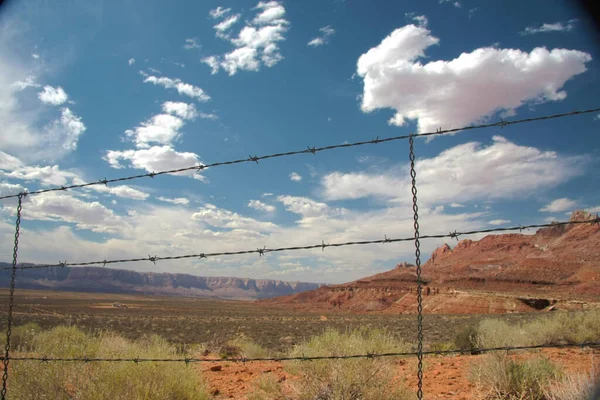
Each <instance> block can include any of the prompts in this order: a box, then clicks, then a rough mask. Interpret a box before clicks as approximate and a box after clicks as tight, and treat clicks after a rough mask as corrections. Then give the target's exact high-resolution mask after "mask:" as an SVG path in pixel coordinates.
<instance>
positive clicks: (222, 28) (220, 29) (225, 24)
mask: <svg viewBox="0 0 600 400" xmlns="http://www.w3.org/2000/svg"><path fill="white" fill-rule="evenodd" d="M239 19H240V14H235V15H232V16H231V17H228V18H227V19H226V20H223V21H221V22H219V23H218V24H216V25H215V26H214V27H213V28H215V30H216V31H217V35H219V34H221V35H224V34H225V33H226V32H227V31H228V30H229V29H231V27H232V26H233V25H235V24H236V23H237V22H238V21H239Z"/></svg>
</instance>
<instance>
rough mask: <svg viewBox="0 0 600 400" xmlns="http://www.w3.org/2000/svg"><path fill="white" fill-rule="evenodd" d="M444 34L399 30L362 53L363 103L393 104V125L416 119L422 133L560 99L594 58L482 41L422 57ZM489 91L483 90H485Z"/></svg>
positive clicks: (371, 107)
mask: <svg viewBox="0 0 600 400" xmlns="http://www.w3.org/2000/svg"><path fill="white" fill-rule="evenodd" d="M437 44H439V39H438V38H436V37H434V36H432V35H431V32H430V31H429V30H428V29H426V28H425V27H423V26H415V25H412V24H411V25H406V26H404V27H402V28H399V29H396V30H395V31H393V32H392V33H391V34H390V35H389V36H388V37H386V38H385V39H384V40H383V41H382V42H381V43H380V44H379V45H377V46H376V47H373V48H371V49H370V50H369V51H367V52H366V53H365V54H363V55H361V56H360V58H359V59H358V64H357V74H358V75H359V76H360V77H362V78H363V80H364V90H363V95H362V103H361V108H362V110H363V111H364V112H371V111H373V110H376V109H380V108H391V109H393V110H395V112H396V114H395V115H394V117H392V118H391V119H390V121H389V122H390V123H391V124H394V125H398V126H401V125H404V124H405V123H406V122H407V120H416V121H417V124H418V130H419V132H429V131H435V130H436V129H438V128H439V127H440V126H443V127H460V126H464V125H468V124H471V123H474V122H477V121H481V120H483V119H485V118H487V117H490V116H492V115H493V114H494V113H496V112H505V113H510V114H514V113H515V110H516V108H518V107H519V106H521V105H523V104H526V103H530V102H534V103H541V102H546V101H559V100H563V99H564V98H566V96H567V93H566V92H565V91H564V90H561V88H562V86H563V85H564V84H565V82H566V81H567V80H569V79H571V78H573V77H574V76H576V75H578V74H581V73H583V72H584V71H586V67H585V64H586V63H587V62H589V61H591V59H592V57H591V56H590V55H589V54H587V53H584V52H581V51H577V50H568V49H553V50H548V49H546V48H544V47H537V48H535V49H533V50H532V51H531V52H526V51H522V50H519V49H499V48H494V47H484V48H479V49H475V50H473V51H471V52H468V53H462V54H461V55H460V56H458V57H457V58H455V59H453V60H449V61H445V60H438V61H430V62H427V63H423V62H422V61H421V59H422V58H423V57H425V50H426V49H427V48H429V47H431V46H433V45H437ZM482 93H485V96H482V95H481V94H482Z"/></svg>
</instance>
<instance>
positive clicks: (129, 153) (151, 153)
mask: <svg viewBox="0 0 600 400" xmlns="http://www.w3.org/2000/svg"><path fill="white" fill-rule="evenodd" d="M104 160H106V161H107V162H108V163H109V164H110V166H111V167H112V168H125V167H128V168H137V169H143V170H145V171H146V172H154V171H163V170H170V169H179V168H186V167H190V166H193V165H201V163H200V157H199V156H198V155H197V154H195V153H190V152H178V151H175V149H173V147H171V146H152V147H149V148H145V149H138V150H124V151H117V150H109V151H108V152H107V153H106V156H105V157H104ZM122 161H127V163H126V164H123V163H122ZM172 175H178V176H187V177H191V178H194V179H198V180H201V181H202V180H204V179H205V178H204V177H203V176H202V175H200V174H198V173H197V172H196V171H195V170H189V171H183V172H177V173H174V174H172Z"/></svg>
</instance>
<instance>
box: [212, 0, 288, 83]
mask: <svg viewBox="0 0 600 400" xmlns="http://www.w3.org/2000/svg"><path fill="white" fill-rule="evenodd" d="M254 9H255V10H257V13H256V15H255V17H254V18H253V19H252V20H251V21H246V24H245V26H244V27H243V28H242V29H241V31H240V32H239V34H238V35H237V36H231V35H230V34H229V33H228V32H229V30H230V28H231V27H232V26H233V25H234V24H235V23H237V21H238V19H239V14H235V15H232V16H230V17H228V18H227V19H225V20H223V21H222V22H221V23H219V24H217V25H215V29H216V31H217V36H218V37H220V38H221V39H224V40H227V41H228V42H229V43H231V44H232V45H233V46H234V49H233V50H231V51H230V52H228V53H225V54H223V55H211V56H208V57H205V58H203V59H202V60H201V61H202V62H203V63H204V64H206V65H208V66H209V67H210V68H211V69H212V73H213V74H216V73H218V72H219V71H220V70H221V69H223V70H225V71H226V72H227V73H228V74H229V75H235V74H236V73H237V72H238V71H258V70H259V69H260V67H261V66H262V65H264V66H266V67H272V66H274V65H275V64H277V63H278V62H279V61H281V60H282V59H283V56H282V55H281V53H280V50H279V46H278V44H277V43H278V42H281V41H284V40H285V36H284V35H285V33H286V32H287V31H288V29H289V22H288V21H287V20H286V19H285V18H284V17H285V8H284V7H283V5H282V4H281V3H279V2H277V1H268V2H263V1H261V2H259V3H258V4H257V5H256V7H254ZM230 11H231V10H230V9H222V8H217V9H216V10H212V11H211V12H210V15H211V16H212V17H213V18H215V19H217V18H223V17H225V16H226V15H228V14H229V12H230Z"/></svg>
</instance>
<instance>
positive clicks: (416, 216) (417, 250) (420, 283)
mask: <svg viewBox="0 0 600 400" xmlns="http://www.w3.org/2000/svg"><path fill="white" fill-rule="evenodd" d="M408 143H409V159H410V178H411V192H412V201H413V204H412V209H413V220H414V225H413V226H414V229H415V231H414V232H415V236H414V240H415V265H416V267H417V268H416V269H417V359H418V362H417V399H418V400H422V399H423V281H422V280H421V243H420V242H419V206H418V204H417V171H416V170H415V149H414V138H413V137H412V136H411V137H410V138H408Z"/></svg>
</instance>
